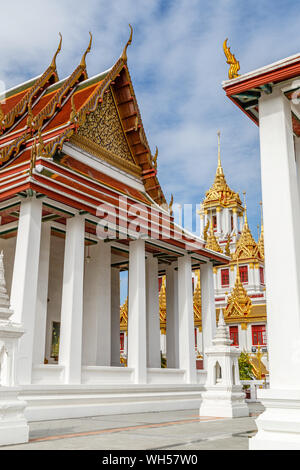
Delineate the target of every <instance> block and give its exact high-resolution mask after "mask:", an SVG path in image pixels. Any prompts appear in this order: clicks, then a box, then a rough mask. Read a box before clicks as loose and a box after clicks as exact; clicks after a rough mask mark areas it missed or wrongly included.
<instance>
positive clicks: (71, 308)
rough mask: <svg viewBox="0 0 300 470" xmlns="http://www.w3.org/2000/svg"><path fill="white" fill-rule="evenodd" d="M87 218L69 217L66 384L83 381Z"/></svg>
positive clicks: (62, 359)
mask: <svg viewBox="0 0 300 470" xmlns="http://www.w3.org/2000/svg"><path fill="white" fill-rule="evenodd" d="M84 233H85V222H84V218H83V217H81V216H79V215H77V216H75V217H73V218H71V219H68V220H67V226H66V240H65V256H64V275H63V289H62V302H61V327H60V345H59V364H60V365H63V366H64V367H65V377H64V379H65V383H68V384H78V383H80V382H81V351H82V312H83V271H84Z"/></svg>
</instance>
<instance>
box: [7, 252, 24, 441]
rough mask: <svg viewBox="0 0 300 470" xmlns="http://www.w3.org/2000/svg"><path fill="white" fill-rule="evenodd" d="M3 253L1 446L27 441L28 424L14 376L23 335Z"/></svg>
mask: <svg viewBox="0 0 300 470" xmlns="http://www.w3.org/2000/svg"><path fill="white" fill-rule="evenodd" d="M12 314H13V311H12V310H11V309H10V302H9V297H8V294H7V290H6V283H5V275H4V265H3V251H2V252H1V253H0V445H8V444H19V443H22V442H27V441H28V431H29V428H28V424H27V421H26V419H25V417H24V410H25V408H26V402H25V401H23V400H20V399H19V398H18V395H19V391H20V389H19V388H18V387H17V386H16V383H15V377H14V373H13V371H14V367H13V364H14V361H15V357H16V352H17V347H18V340H19V338H20V337H21V336H22V335H23V334H24V329H23V328H22V325H20V324H17V323H13V322H11V321H10V317H11V315H12Z"/></svg>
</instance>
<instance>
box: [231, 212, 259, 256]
mask: <svg viewBox="0 0 300 470" xmlns="http://www.w3.org/2000/svg"><path fill="white" fill-rule="evenodd" d="M260 258H261V254H260V251H259V248H258V246H257V243H256V241H255V240H254V238H253V236H252V233H251V230H250V228H249V225H248V218H247V207H246V205H245V220H244V225H243V229H242V233H241V236H240V238H239V239H238V241H237V244H236V249H235V252H234V253H232V259H233V260H234V261H236V260H246V259H260Z"/></svg>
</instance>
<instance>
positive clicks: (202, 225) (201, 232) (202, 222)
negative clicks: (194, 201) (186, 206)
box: [199, 214, 204, 238]
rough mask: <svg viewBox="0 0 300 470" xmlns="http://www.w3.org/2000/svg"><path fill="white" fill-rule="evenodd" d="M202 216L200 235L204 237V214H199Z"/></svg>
mask: <svg viewBox="0 0 300 470" xmlns="http://www.w3.org/2000/svg"><path fill="white" fill-rule="evenodd" d="M199 217H200V234H199V236H200V237H201V238H202V237H203V232H204V215H203V214H199Z"/></svg>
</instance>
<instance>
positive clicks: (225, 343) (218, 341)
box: [200, 311, 249, 418]
mask: <svg viewBox="0 0 300 470" xmlns="http://www.w3.org/2000/svg"><path fill="white" fill-rule="evenodd" d="M212 342H213V346H212V347H211V348H209V349H208V350H207V351H206V355H207V380H206V384H205V389H206V391H205V392H203V393H202V402H201V405H200V416H216V417H231V418H235V417H242V416H249V409H248V406H247V404H246V402H245V393H244V392H243V390H242V385H241V382H240V377H239V365H238V358H239V355H240V353H241V351H240V349H238V348H236V347H234V346H231V343H232V340H231V339H230V336H229V331H228V327H227V326H226V324H225V321H224V317H223V313H222V311H221V312H220V317H219V322H218V327H217V330H216V335H215V338H214V339H213V341H212Z"/></svg>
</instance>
